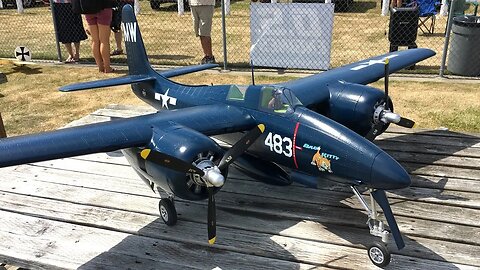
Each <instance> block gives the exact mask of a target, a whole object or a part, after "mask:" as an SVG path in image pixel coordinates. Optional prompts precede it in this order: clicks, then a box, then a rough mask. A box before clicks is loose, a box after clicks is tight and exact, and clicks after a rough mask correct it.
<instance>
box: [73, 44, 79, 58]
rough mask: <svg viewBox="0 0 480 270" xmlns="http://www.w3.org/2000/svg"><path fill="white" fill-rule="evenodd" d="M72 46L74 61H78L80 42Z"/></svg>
mask: <svg viewBox="0 0 480 270" xmlns="http://www.w3.org/2000/svg"><path fill="white" fill-rule="evenodd" d="M73 44H74V45H75V55H74V57H75V61H78V60H79V59H80V42H75V43H73Z"/></svg>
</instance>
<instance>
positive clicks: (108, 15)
mask: <svg viewBox="0 0 480 270" xmlns="http://www.w3.org/2000/svg"><path fill="white" fill-rule="evenodd" d="M85 19H87V24H88V25H96V24H101V25H108V26H110V23H111V22H112V9H111V8H106V9H102V11H100V12H98V13H95V14H85Z"/></svg>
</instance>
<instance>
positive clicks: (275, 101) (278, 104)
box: [268, 89, 283, 110]
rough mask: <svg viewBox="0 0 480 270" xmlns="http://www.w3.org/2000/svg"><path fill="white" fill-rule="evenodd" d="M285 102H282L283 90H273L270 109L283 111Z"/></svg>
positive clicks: (269, 104) (269, 103)
mask: <svg viewBox="0 0 480 270" xmlns="http://www.w3.org/2000/svg"><path fill="white" fill-rule="evenodd" d="M282 107H283V102H282V90H280V89H273V90H272V99H271V100H270V101H269V102H268V108H269V109H274V110H279V109H282Z"/></svg>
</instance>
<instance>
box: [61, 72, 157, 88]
mask: <svg viewBox="0 0 480 270" xmlns="http://www.w3.org/2000/svg"><path fill="white" fill-rule="evenodd" d="M155 80H156V79H155V77H153V76H147V75H128V76H124V77H120V78H112V79H106V80H98V81H91V82H84V83H75V84H70V85H66V86H62V87H60V91H62V92H72V91H80V90H87V89H94V88H101V87H109V86H117V85H125V84H132V83H140V82H148V81H152V82H153V81H155Z"/></svg>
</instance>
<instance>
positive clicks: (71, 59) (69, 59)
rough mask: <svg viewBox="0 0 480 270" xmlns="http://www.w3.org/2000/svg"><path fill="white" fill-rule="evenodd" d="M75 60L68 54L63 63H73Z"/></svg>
mask: <svg viewBox="0 0 480 270" xmlns="http://www.w3.org/2000/svg"><path fill="white" fill-rule="evenodd" d="M75 62H76V60H75V58H72V57H70V56H69V57H68V58H67V59H66V60H65V64H75Z"/></svg>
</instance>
